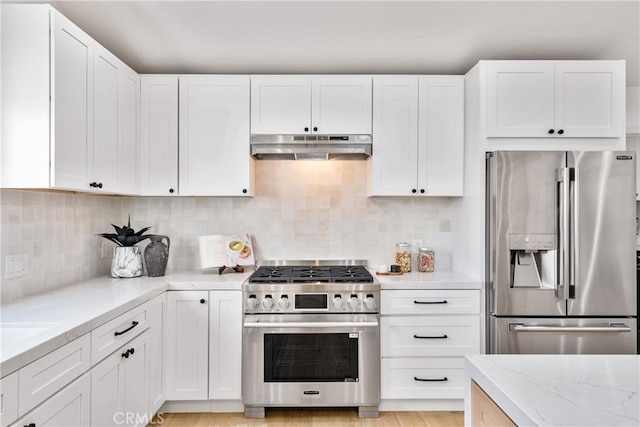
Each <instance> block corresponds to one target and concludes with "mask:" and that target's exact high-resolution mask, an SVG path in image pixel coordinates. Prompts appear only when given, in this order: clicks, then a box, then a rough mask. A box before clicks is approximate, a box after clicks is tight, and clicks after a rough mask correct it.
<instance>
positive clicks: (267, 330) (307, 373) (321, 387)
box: [242, 314, 380, 406]
mask: <svg viewBox="0 0 640 427" xmlns="http://www.w3.org/2000/svg"><path fill="white" fill-rule="evenodd" d="M242 355H243V356H242V358H243V361H242V362H243V363H242V373H243V375H242V400H243V403H244V405H245V406H377V405H378V404H379V401H380V327H379V321H378V315H376V314H338V315H333V314H306V315H304V314H303V315H296V314H289V315H287V314H285V315H248V316H245V320H244V328H243V348H242Z"/></svg>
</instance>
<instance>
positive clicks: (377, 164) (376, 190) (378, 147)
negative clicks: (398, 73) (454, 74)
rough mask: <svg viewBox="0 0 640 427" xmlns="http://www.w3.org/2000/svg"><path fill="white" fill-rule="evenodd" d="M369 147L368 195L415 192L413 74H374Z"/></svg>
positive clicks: (415, 101) (415, 90) (415, 96)
mask: <svg viewBox="0 0 640 427" xmlns="http://www.w3.org/2000/svg"><path fill="white" fill-rule="evenodd" d="M372 151H373V155H372V157H371V158H370V159H369V161H368V168H369V175H370V176H369V185H370V188H369V195H373V196H410V195H412V194H416V193H417V188H416V185H417V175H418V161H417V158H416V156H417V152H418V78H417V77H374V79H373V147H372Z"/></svg>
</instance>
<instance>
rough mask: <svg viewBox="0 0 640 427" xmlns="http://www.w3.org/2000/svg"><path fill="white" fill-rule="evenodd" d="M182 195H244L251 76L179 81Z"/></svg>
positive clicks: (249, 165) (248, 176)
mask: <svg viewBox="0 0 640 427" xmlns="http://www.w3.org/2000/svg"><path fill="white" fill-rule="evenodd" d="M179 86H180V90H179V93H180V96H179V97H180V107H179V117H180V119H179V122H180V129H179V138H180V144H179V145H180V148H179V154H180V155H179V158H180V161H179V166H180V167H179V171H180V173H179V182H180V195H181V196H248V195H251V194H252V187H253V185H252V184H253V159H251V155H250V136H249V108H250V107H249V77H246V76H180V84H179Z"/></svg>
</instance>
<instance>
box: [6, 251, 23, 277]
mask: <svg viewBox="0 0 640 427" xmlns="http://www.w3.org/2000/svg"><path fill="white" fill-rule="evenodd" d="M28 262H29V255H28V254H17V255H8V256H7V257H6V258H5V265H6V268H5V277H6V278H7V279H14V278H16V277H22V276H26V275H27V267H28V266H29V265H28Z"/></svg>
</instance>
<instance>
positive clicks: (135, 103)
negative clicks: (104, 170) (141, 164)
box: [118, 66, 140, 194]
mask: <svg viewBox="0 0 640 427" xmlns="http://www.w3.org/2000/svg"><path fill="white" fill-rule="evenodd" d="M139 107H140V76H139V75H138V73H136V72H135V71H133V70H132V69H130V68H129V67H126V66H123V67H122V68H121V69H120V75H119V87H118V193H121V194H136V193H137V192H138V140H139V138H138V129H139V127H138V122H139V118H140V114H139V111H140V108H139Z"/></svg>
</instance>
